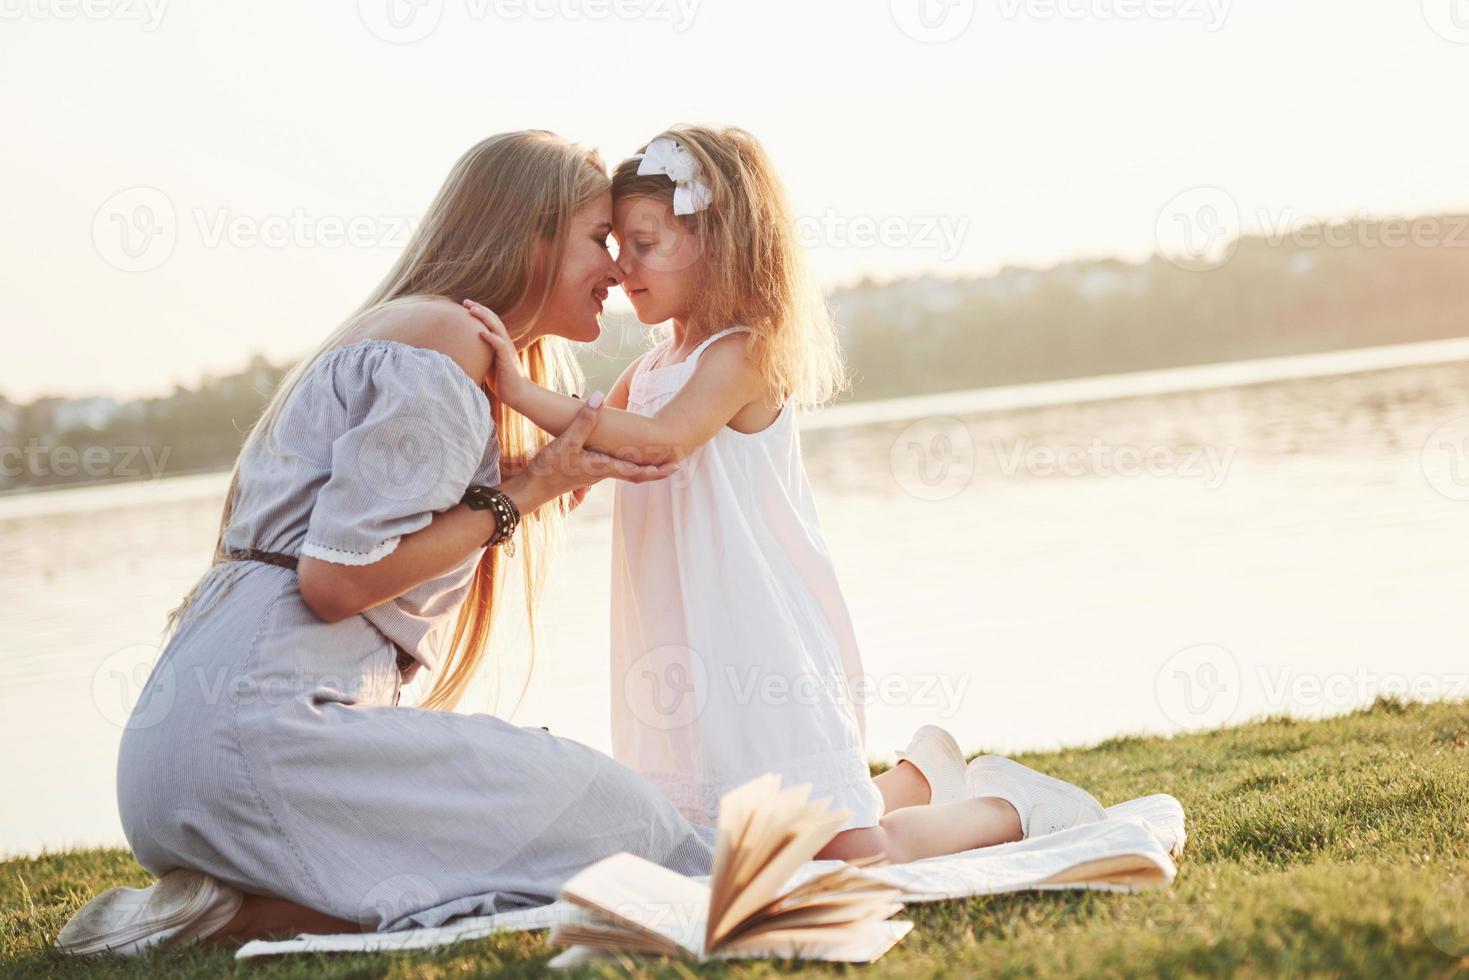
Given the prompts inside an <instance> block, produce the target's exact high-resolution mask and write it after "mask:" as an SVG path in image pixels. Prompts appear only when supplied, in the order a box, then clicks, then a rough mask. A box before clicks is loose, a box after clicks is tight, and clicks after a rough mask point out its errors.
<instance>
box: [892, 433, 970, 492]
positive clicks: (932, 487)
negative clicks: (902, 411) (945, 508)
mask: <svg viewBox="0 0 1469 980" xmlns="http://www.w3.org/2000/svg"><path fill="white" fill-rule="evenodd" d="M888 462H889V465H890V466H891V467H892V471H893V479H895V480H896V481H897V482H898V486H900V487H902V488H903V489H904V490H906V491H907V492H908V493H909V494H910V495H912V496H914V497H917V498H918V499H919V500H928V501H936V500H948V499H950V498H951V497H954V496H957V495H958V494H960V493H963V492H964V489H965V488H966V487H967V486H969V481H970V480H972V479H973V478H974V437H973V436H972V435H970V434H969V427H968V426H967V425H965V424H964V423H963V422H961V421H960V420H959V419H956V418H951V417H948V416H936V417H932V418H925V419H919V420H918V421H917V422H914V423H913V424H912V425H910V426H908V427H907V428H906V429H904V430H903V432H902V434H901V435H899V436H898V438H897V440H896V441H895V442H894V443H893V448H892V451H891V453H890V454H889V459H888Z"/></svg>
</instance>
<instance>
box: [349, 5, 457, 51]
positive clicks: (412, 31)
mask: <svg viewBox="0 0 1469 980" xmlns="http://www.w3.org/2000/svg"><path fill="white" fill-rule="evenodd" d="M357 13H358V16H360V17H361V18H362V23H364V24H366V25H367V29H368V30H369V31H371V32H372V33H373V34H374V35H375V36H376V37H378V38H379V39H381V40H383V41H387V42H388V43H389V44H412V43H413V42H414V41H422V40H423V39H424V38H426V37H428V36H429V35H430V34H432V33H433V32H434V29H435V28H437V27H438V26H439V20H440V18H442V17H443V16H444V0H357Z"/></svg>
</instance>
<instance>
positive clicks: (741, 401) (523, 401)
mask: <svg viewBox="0 0 1469 980" xmlns="http://www.w3.org/2000/svg"><path fill="white" fill-rule="evenodd" d="M465 305H466V306H467V307H469V310H470V312H471V313H474V314H475V315H476V316H477V317H479V318H480V320H481V321H483V322H484V323H485V324H486V326H487V329H486V330H485V332H484V333H483V334H481V336H482V337H484V339H485V341H486V342H487V343H488V344H490V346H491V347H493V348H494V350H495V372H494V374H495V376H494V377H492V378H489V379H488V380H489V381H490V384H491V386H492V387H494V388H495V394H496V395H497V396H498V397H499V398H500V399H501V400H502V401H503V402H504V403H505V404H507V405H509V406H510V407H511V408H513V409H515V410H516V411H517V412H519V413H520V414H522V415H524V416H525V417H526V418H528V419H530V420H531V421H532V422H534V423H535V424H536V425H538V426H540V427H541V428H542V429H544V430H545V431H547V432H549V433H551V434H553V435H559V434H560V433H561V432H563V431H565V429H566V426H567V425H569V424H570V423H571V420H572V419H573V418H575V417H576V413H577V410H578V409H579V408H580V407H581V402H580V401H579V400H578V399H575V398H572V397H571V396H569V395H563V394H560V393H558V392H554V391H550V390H548V389H546V388H542V387H541V386H540V385H537V384H534V383H533V382H531V381H530V379H528V378H526V377H525V375H524V374H522V373H521V372H520V369H519V363H520V362H519V358H518V357H515V358H512V357H511V356H508V355H506V354H505V353H504V352H506V351H509V352H513V350H514V345H513V344H512V343H511V342H510V340H509V336H508V334H505V333H504V327H503V326H502V325H500V323H499V319H498V318H497V317H495V315H494V314H493V313H491V312H490V311H489V310H487V309H485V308H484V307H482V306H479V307H477V308H476V306H477V305H470V304H469V303H468V302H466V304H465ZM497 327H498V329H496V328H497ZM746 338H747V335H745V334H735V335H733V336H732V337H726V338H723V339H721V340H718V341H715V342H714V343H713V344H711V345H710V346H709V347H708V348H706V349H705V351H704V353H703V355H702V356H701V357H700V358H699V364H698V366H697V367H696V368H695V369H694V374H693V377H691V378H690V379H689V381H688V383H687V384H686V385H684V387H683V388H682V389H681V390H680V391H679V392H678V394H676V395H674V396H673V398H672V399H671V400H670V401H669V403H668V404H667V405H665V406H664V407H663V408H661V409H659V411H658V412H657V413H656V414H654V415H651V416H647V415H638V414H635V413H633V412H627V411H621V410H618V409H614V408H606V409H604V410H603V412H602V415H601V418H600V419H599V420H598V422H597V427H596V429H594V430H593V432H592V434H591V436H590V437H588V439H587V443H586V444H587V448H589V449H594V450H597V451H599V452H605V453H609V454H612V455H616V456H618V457H620V458H622V459H627V460H632V461H634V462H638V463H643V464H645V465H650V466H658V465H661V464H664V463H670V462H678V461H680V460H682V459H684V458H685V457H687V456H688V455H689V454H690V453H692V452H693V451H694V450H695V449H698V448H699V447H700V446H702V445H703V444H704V443H706V442H708V441H709V440H710V439H712V438H714V437H715V436H716V435H717V434H718V433H719V430H720V429H722V428H724V426H725V425H727V424H728V423H729V420H730V419H732V418H734V417H735V415H737V414H738V413H739V411H740V409H742V408H744V407H745V406H746V405H749V404H750V403H751V402H753V401H755V400H756V399H758V398H761V397H763V396H764V394H765V390H766V388H765V383H764V379H763V378H761V377H760V374H759V372H757V371H756V370H755V367H754V365H752V364H751V363H750V362H749V360H748V358H746V356H745V347H746V342H747V340H746ZM629 370H631V369H629ZM626 376H627V375H626V373H625V374H624V377H626ZM620 383H621V379H619V384H620ZM613 390H614V392H616V390H617V389H616V387H614V389H613ZM623 398H624V404H626V402H625V398H626V395H624V396H623Z"/></svg>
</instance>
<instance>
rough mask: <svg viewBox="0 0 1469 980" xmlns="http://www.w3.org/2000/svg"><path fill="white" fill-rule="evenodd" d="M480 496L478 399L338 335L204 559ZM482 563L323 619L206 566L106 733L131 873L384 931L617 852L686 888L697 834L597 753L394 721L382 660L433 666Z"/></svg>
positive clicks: (489, 455) (542, 892)
mask: <svg viewBox="0 0 1469 980" xmlns="http://www.w3.org/2000/svg"><path fill="white" fill-rule="evenodd" d="M498 482H499V452H498V443H497V440H496V438H495V434H494V425H493V422H492V420H491V416H490V411H489V403H488V401H487V400H486V398H485V395H484V393H483V392H482V391H481V390H480V389H479V388H478V386H476V385H475V383H474V382H472V381H471V380H470V379H469V377H468V376H467V375H465V373H464V372H463V371H462V370H461V369H460V368H459V366H458V365H457V364H456V363H455V362H454V361H453V360H452V359H451V358H449V357H447V356H446V355H444V354H441V353H439V352H437V351H433V350H427V349H424V348H420V347H414V346H411V345H408V344H404V343H399V342H397V341H387V340H366V341H360V342H358V343H354V344H349V345H346V346H342V347H338V348H336V349H334V350H332V351H329V352H328V353H327V354H326V355H324V356H323V357H321V358H320V359H318V360H317V362H316V363H315V364H313V365H312V366H311V368H310V369H309V370H308V372H307V374H306V375H305V376H303V378H302V379H301V381H300V383H299V384H298V386H297V388H296V390H295V391H294V392H292V394H291V396H290V398H289V399H288V401H287V402H286V404H285V406H284V409H283V412H282V415H281V417H280V419H279V423H278V426H277V429H276V439H275V440H274V443H273V445H272V446H271V447H270V448H269V449H267V448H266V447H265V446H263V445H261V444H259V443H256V444H254V445H252V446H251V447H250V449H248V450H247V451H246V455H245V457H244V459H242V461H241V468H240V480H239V486H238V494H237V498H236V505H235V510H234V513H233V516H232V519H231V523H230V526H229V528H228V531H227V533H226V535H225V542H226V544H227V545H228V546H229V547H230V548H231V549H246V548H254V549H260V550H266V551H276V552H282V553H285V554H290V555H311V556H314V557H317V558H320V559H323V560H327V561H335V562H339V563H344V564H364V563H369V562H372V561H376V560H378V559H380V558H382V557H384V556H385V555H387V554H390V553H391V552H392V551H393V549H394V548H395V547H397V544H398V542H399V541H400V539H401V538H402V537H403V536H404V535H407V534H411V533H412V532H414V531H417V530H419V529H420V528H422V527H424V526H426V525H427V524H428V523H429V522H430V521H431V520H432V517H433V515H434V513H436V512H439V511H442V510H446V509H448V508H449V507H452V506H454V505H455V504H456V503H457V502H458V501H459V499H460V497H461V496H462V495H463V493H464V489H465V488H466V487H467V486H469V485H470V484H471V483H484V484H489V485H494V484H495V483H498ZM481 554H482V552H480V551H476V552H475V553H474V554H473V555H470V556H469V557H468V558H466V559H465V561H464V562H463V563H462V564H461V565H460V566H459V567H458V568H456V569H454V570H453V571H451V572H450V573H448V574H447V575H444V576H442V577H440V578H438V579H435V580H433V581H431V582H425V583H424V584H422V585H420V586H418V587H417V588H415V589H413V590H411V591H410V592H408V593H407V594H405V595H403V596H401V597H399V598H398V599H395V600H393V601H391V602H388V603H384V604H382V605H380V606H378V607H376V608H374V609H371V610H368V611H367V612H365V613H363V614H361V615H358V616H353V617H350V618H348V619H346V620H344V621H342V622H338V623H325V622H322V621H321V620H319V619H317V618H316V616H315V615H314V614H313V613H312V612H311V610H310V609H308V608H307V607H306V605H305V603H304V602H303V601H302V599H301V595H300V592H299V591H298V589H297V584H296V575H295V573H294V572H293V571H291V570H289V569H285V568H280V567H277V566H274V565H268V564H262V563H259V562H238V561H237V562H225V563H222V564H219V565H216V566H214V567H213V568H211V569H210V570H209V571H208V572H207V573H206V574H205V576H204V579H203V582H202V588H201V590H200V594H199V596H198V598H197V600H196V602H195V604H194V606H193V607H192V608H191V610H190V611H189V614H188V615H187V616H186V617H185V619H184V621H183V622H182V623H181V624H180V628H179V629H178V630H177V631H176V632H175V634H174V635H173V637H172V638H171V639H170V641H169V643H168V645H167V646H166V647H165V649H164V650H163V652H162V654H161V656H160V658H159V661H158V664H157V665H156V666H155V668H154V671H153V674H152V675H151V677H150V678H149V680H148V683H147V685H146V687H145V689H144V691H143V693H142V695H141V696H140V698H139V700H138V703H137V706H136V707H135V709H134V712H133V716H132V719H131V721H130V723H129V725H128V727H127V730H126V731H125V732H124V735H123V740H122V748H121V753H120V756H119V760H118V774H117V782H118V806H119V809H120V811H121V815H122V822H123V829H124V832H125V833H126V835H127V838H128V842H129V844H130V845H131V846H132V849H133V853H134V854H135V855H136V856H137V859H138V860H139V862H141V863H142V864H143V866H144V867H146V868H148V869H149V870H150V871H152V872H154V873H156V874H163V873H164V872H166V871H168V870H170V869H172V868H176V867H187V868H193V869H196V870H199V871H203V872H206V873H208V874H211V875H213V876H214V877H216V878H218V879H220V880H222V881H224V882H227V883H229V884H231V885H233V886H235V887H237V888H239V889H242V890H244V891H246V892H251V893H258V894H267V895H275V896H279V897H282V898H288V899H291V900H293V901H295V902H298V903H300V904H302V905H305V906H307V907H309V908H313V909H316V910H318V911H321V912H325V913H328V914H330V915H334V916H338V917H340V918H344V919H351V920H356V921H358V922H361V923H362V924H363V926H364V928H368V929H376V930H384V931H386V930H395V929H403V928H410V927H413V926H418V925H430V926H431V925H440V924H442V923H443V922H445V921H447V920H449V919H451V918H453V917H455V916H460V915H467V914H488V913H492V912H500V911H505V910H507V909H513V908H524V907H528V906H533V905H539V904H543V903H545V902H548V901H550V900H552V899H554V898H555V896H556V894H557V892H558V890H559V888H560V886H561V884H562V883H563V882H564V881H565V880H566V879H567V878H569V877H570V876H571V875H573V874H575V873H576V872H577V871H578V870H580V869H581V868H583V867H585V866H586V865H588V864H590V863H591V862H593V861H596V860H598V859H600V858H602V857H605V856H607V855H609V854H613V853H616V852H618V851H631V852H633V853H635V854H639V855H642V856H643V857H646V858H648V859H650V860H653V861H657V862H658V863H660V864H663V865H664V866H666V867H669V868H672V869H674V870H676V871H679V872H682V873H684V874H707V873H708V872H709V866H710V861H711V856H712V855H711V846H712V840H713V832H712V831H711V830H710V829H709V828H705V827H698V826H695V825H693V824H690V823H689V822H688V821H687V820H685V819H684V818H683V817H682V816H680V815H679V813H678V812H677V811H676V810H675V809H674V807H673V806H672V804H670V803H669V802H668V801H667V800H666V799H664V797H663V796H662V795H661V794H659V793H658V792H657V791H656V790H655V789H654V788H653V787H652V785H651V784H649V783H648V782H646V781H645V780H644V779H643V778H642V777H641V776H639V775H637V774H636V773H634V772H632V771H631V770H630V769H627V768H626V767H624V766H622V765H620V764H618V763H617V762H614V761H613V760H612V759H611V758H609V757H608V756H606V755H603V754H602V753H599V752H596V751H594V750H592V749H590V748H587V747H586V746H583V745H580V744H578V743H576V742H572V741H569V740H567V739H564V738H559V737H557V736H555V735H552V734H550V733H549V732H547V731H545V730H543V729H540V728H523V727H519V726H516V725H512V724H510V723H508V722H505V721H502V720H501V719H499V718H495V717H492V716H489V715H471V714H453V713H445V712H433V711H422V710H419V709H416V708H409V707H400V706H398V704H397V701H398V693H399V688H400V684H401V678H400V676H399V673H398V670H397V666H396V660H397V657H398V653H399V651H400V650H401V651H406V652H407V653H408V654H410V655H411V656H412V657H413V658H414V659H416V660H417V661H418V662H419V663H420V664H421V665H422V666H423V667H424V668H426V669H429V670H432V669H434V668H435V667H436V666H437V665H438V663H439V658H440V656H441V654H442V653H443V652H444V649H445V648H446V647H447V645H448V643H449V639H450V636H451V634H452V630H453V626H454V619H455V617H456V615H457V610H458V607H459V605H460V603H461V601H462V600H463V598H464V596H465V594H466V592H467V590H468V587H469V584H470V581H471V579H472V577H473V573H474V568H475V565H476V563H477V562H478V560H479V557H480V555H481Z"/></svg>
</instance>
